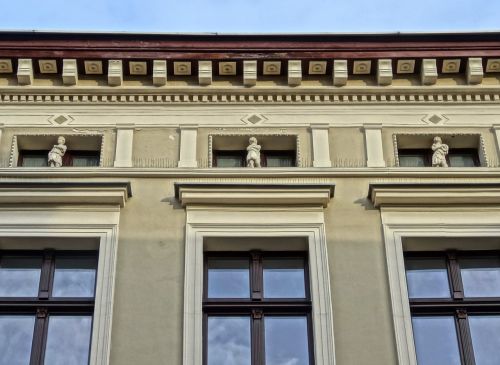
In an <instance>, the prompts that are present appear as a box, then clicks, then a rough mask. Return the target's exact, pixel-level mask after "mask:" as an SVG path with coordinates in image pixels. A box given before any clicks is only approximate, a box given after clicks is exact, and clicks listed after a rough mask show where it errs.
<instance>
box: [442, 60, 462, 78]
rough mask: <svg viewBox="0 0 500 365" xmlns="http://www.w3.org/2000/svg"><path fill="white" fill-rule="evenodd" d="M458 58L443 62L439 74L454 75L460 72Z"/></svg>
mask: <svg viewBox="0 0 500 365" xmlns="http://www.w3.org/2000/svg"><path fill="white" fill-rule="evenodd" d="M460 63H461V62H460V58H456V59H451V60H443V67H442V68H441V72H442V73H444V74H456V73H459V72H460Z"/></svg>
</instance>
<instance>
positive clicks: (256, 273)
mask: <svg viewBox="0 0 500 365" xmlns="http://www.w3.org/2000/svg"><path fill="white" fill-rule="evenodd" d="M250 255H251V258H252V263H251V267H250V274H251V275H250V277H251V279H250V280H251V288H252V300H262V298H263V295H262V281H263V278H262V275H263V273H262V254H261V252H260V251H251V252H250Z"/></svg>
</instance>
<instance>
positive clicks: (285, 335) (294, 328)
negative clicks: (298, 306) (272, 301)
mask: <svg viewBox="0 0 500 365" xmlns="http://www.w3.org/2000/svg"><path fill="white" fill-rule="evenodd" d="M264 326H265V346H266V365H283V364H293V365H308V364H309V346H308V343H309V342H308V338H307V317H305V316H300V317H278V316H276V317H270V316H266V317H265V319H264Z"/></svg>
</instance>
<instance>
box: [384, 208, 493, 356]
mask: <svg viewBox="0 0 500 365" xmlns="http://www.w3.org/2000/svg"><path fill="white" fill-rule="evenodd" d="M381 218H382V225H383V232H384V241H385V253H386V259H387V271H388V278H389V288H390V295H391V304H392V306H391V307H392V319H393V323H394V332H395V338H396V349H397V356H398V364H404V365H417V356H416V351H415V342H414V338H413V330H412V321H411V312H410V305H409V301H408V290H407V284H406V273H405V265H404V250H403V241H404V239H405V238H409V237H411V238H420V239H422V240H423V242H425V240H427V239H429V238H432V239H434V240H435V239H439V238H452V237H453V238H462V239H463V238H464V237H465V238H470V239H471V240H474V239H477V238H482V237H492V238H498V237H500V224H499V222H500V210H499V209H498V206H497V207H491V208H490V209H485V207H477V208H475V207H466V206H462V207H460V209H457V208H456V207H440V208H435V209H433V208H432V207H428V206H425V205H424V206H423V205H420V204H418V206H414V207H409V208H407V209H406V210H403V209H401V208H398V207H387V208H386V207H382V208H381ZM436 248H437V249H440V247H436ZM446 248H449V247H446ZM441 249H444V247H441Z"/></svg>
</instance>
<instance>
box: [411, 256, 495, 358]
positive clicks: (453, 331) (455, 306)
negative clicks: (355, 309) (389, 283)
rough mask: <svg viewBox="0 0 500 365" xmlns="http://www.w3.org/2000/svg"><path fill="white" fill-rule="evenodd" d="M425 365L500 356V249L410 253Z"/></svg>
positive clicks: (413, 296)
mask: <svg viewBox="0 0 500 365" xmlns="http://www.w3.org/2000/svg"><path fill="white" fill-rule="evenodd" d="M405 269H406V279H407V285H408V296H409V300H410V309H411V313H412V325H413V334H414V339H415V349H416V352H417V360H418V364H419V365H441V364H450V365H454V364H457V365H490V364H496V363H498V359H500V252H498V251H473V252H465V251H447V252H430V253H425V252H419V253H414V252H411V253H406V254H405Z"/></svg>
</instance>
